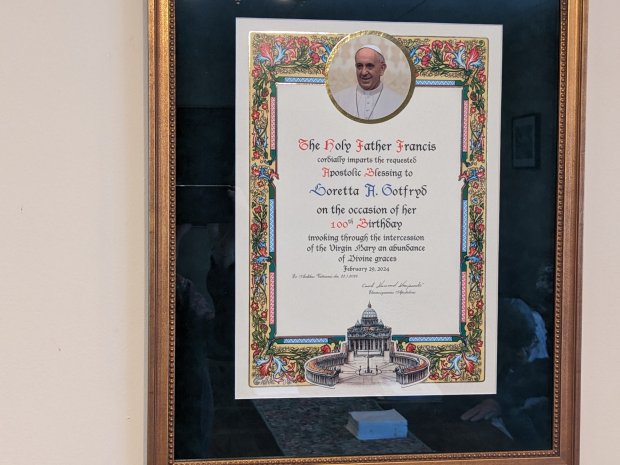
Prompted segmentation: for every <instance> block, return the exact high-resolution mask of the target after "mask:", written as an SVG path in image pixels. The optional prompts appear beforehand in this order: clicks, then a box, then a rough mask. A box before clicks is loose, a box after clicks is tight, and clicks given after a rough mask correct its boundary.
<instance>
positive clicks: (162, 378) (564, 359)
mask: <svg viewBox="0 0 620 465" xmlns="http://www.w3.org/2000/svg"><path fill="white" fill-rule="evenodd" d="M231 2H233V0H231ZM233 3H234V2H233ZM237 3H239V2H237ZM558 4H559V14H560V18H559V31H558V34H559V37H558V43H559V51H558V56H559V63H558V69H559V73H558V74H559V83H558V89H559V95H558V97H557V114H558V121H557V133H558V138H557V171H556V180H557V182H556V202H555V206H556V222H555V226H556V227H555V270H556V273H555V280H554V294H553V295H554V314H553V315H554V317H553V318H554V320H553V334H550V335H549V337H550V338H551V339H552V347H553V355H552V359H553V368H552V372H553V373H552V374H553V398H552V404H553V406H552V411H553V417H552V427H551V431H552V441H551V448H549V449H545V450H510V451H499V450H498V451H491V452H488V451H487V452H450V453H443V452H442V453H420V454H415V455H355V456H328V457H303V456H299V457H252V458H246V459H237V458H231V459H228V458H226V459H221V460H220V459H206V458H205V459H202V458H197V459H178V458H175V451H174V439H175V361H176V360H175V351H176V345H175V342H176V341H175V336H176V313H175V283H176V259H177V245H176V241H177V237H176V229H175V225H176V216H175V215H176V206H177V197H176V189H175V187H176V184H175V179H176V173H177V171H176V168H177V167H176V154H177V151H176V150H177V126H176V116H177V109H176V27H177V26H176V14H175V11H176V10H175V1H174V0H149V2H148V17H149V29H148V30H149V50H148V57H149V65H148V66H149V254H150V258H149V356H148V360H149V376H148V380H149V386H148V388H149V389H148V446H147V447H148V463H149V464H150V465H174V464H181V463H183V464H187V465H190V464H191V465H199V464H206V463H221V464H250V465H262V464H265V465H266V464H285V463H296V464H302V463H303V464H305V463H317V464H319V463H320V464H328V463H330V464H331V463H334V464H335V463H351V464H362V463H365V464H368V463H377V464H379V463H382V464H383V463H400V464H405V463H416V464H429V465H430V464H435V465H458V464H462V463H468V464H480V465H481V464H482V463H484V464H490V465H493V464H495V465H501V464H503V465H517V464H519V465H521V464H548V465H556V464H557V465H560V464H566V465H574V464H576V463H578V457H579V447H578V445H579V396H580V390H579V365H580V330H581V328H580V312H581V218H582V201H583V199H582V197H583V194H582V184H583V143H584V137H583V131H584V115H585V109H584V92H585V83H584V80H585V51H586V31H585V29H586V26H585V24H586V7H587V2H586V1H585V0H558Z"/></svg>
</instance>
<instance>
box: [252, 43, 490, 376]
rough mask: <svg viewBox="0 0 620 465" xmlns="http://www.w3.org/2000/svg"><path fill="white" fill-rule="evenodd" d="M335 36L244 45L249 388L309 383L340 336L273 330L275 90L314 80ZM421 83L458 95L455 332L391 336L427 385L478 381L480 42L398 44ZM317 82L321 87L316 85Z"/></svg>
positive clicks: (482, 214)
mask: <svg viewBox="0 0 620 465" xmlns="http://www.w3.org/2000/svg"><path fill="white" fill-rule="evenodd" d="M343 37H344V35H342V34H277V33H252V34H251V39H250V54H251V62H250V115H249V117H250V150H249V160H250V163H249V171H250V173H249V174H250V176H249V179H250V181H249V184H250V185H249V188H250V189H249V191H250V217H249V233H250V234H249V237H250V244H249V246H250V276H249V277H250V286H249V291H250V294H249V295H250V299H249V312H250V338H249V344H250V385H251V386H254V387H258V386H265V387H267V386H269V387H272V386H281V385H304V384H307V383H306V381H305V379H304V375H303V372H304V371H303V366H304V363H305V362H306V361H307V360H308V359H309V358H311V357H314V356H316V355H318V354H321V353H329V352H332V351H336V350H338V347H339V345H340V342H341V341H342V340H343V338H342V337H329V338H311V337H309V338H307V339H306V340H304V341H303V342H302V341H296V342H297V343H291V342H290V341H286V340H282V339H278V337H277V335H276V325H275V302H274V296H275V272H276V263H275V237H274V227H273V226H274V222H275V188H274V179H277V178H278V170H277V149H276V142H277V137H276V127H275V110H276V83H277V82H281V81H283V80H284V79H287V78H302V79H307V80H308V81H307V82H312V80H313V79H314V80H315V81H316V82H322V78H324V76H325V70H326V63H327V60H328V58H329V55H330V53H331V51H332V50H333V48H334V46H335V45H336V44H337V43H338V42H339V41H340V40H341V39H342V38H343ZM396 39H397V40H399V41H400V42H401V43H402V45H403V46H404V47H405V49H406V50H408V53H409V57H410V58H411V59H412V60H413V63H414V65H415V66H416V69H417V71H418V77H417V80H418V85H420V83H421V82H423V81H424V80H429V81H430V80H432V81H443V83H445V85H451V86H459V87H461V88H462V92H463V147H462V155H461V170H460V176H459V179H460V180H461V181H463V187H462V201H463V235H462V236H463V237H462V250H461V281H462V282H461V286H462V293H461V320H460V321H461V328H460V334H458V335H456V336H449V337H437V338H433V337H426V338H425V337H409V336H394V337H393V339H394V340H395V341H396V344H397V348H398V350H404V351H408V352H415V353H418V354H420V355H423V356H425V357H427V358H428V359H429V360H430V376H429V378H428V380H427V382H435V383H439V382H441V383H448V382H479V381H483V380H484V347H483V345H484V344H483V341H484V324H485V317H484V314H485V285H484V283H485V244H486V241H485V237H486V228H485V224H486V198H487V195H486V189H487V184H486V131H487V129H486V119H487V100H486V95H487V77H486V76H487V75H486V64H487V60H488V58H487V57H488V41H487V39H484V38H466V39H465V38H463V39H461V38H440V37H410V36H407V37H396ZM317 78H320V80H317Z"/></svg>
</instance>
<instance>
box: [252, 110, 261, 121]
mask: <svg viewBox="0 0 620 465" xmlns="http://www.w3.org/2000/svg"><path fill="white" fill-rule="evenodd" d="M258 118H260V111H258V110H254V111H253V112H252V119H253V120H254V121H256V120H257V119H258Z"/></svg>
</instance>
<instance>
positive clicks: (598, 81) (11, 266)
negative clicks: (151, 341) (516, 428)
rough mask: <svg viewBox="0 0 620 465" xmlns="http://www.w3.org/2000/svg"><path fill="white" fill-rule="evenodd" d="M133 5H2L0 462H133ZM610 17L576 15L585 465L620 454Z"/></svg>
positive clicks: (139, 199) (138, 389)
mask: <svg viewBox="0 0 620 465" xmlns="http://www.w3.org/2000/svg"><path fill="white" fill-rule="evenodd" d="M143 3H144V2H140V1H126V0H108V1H106V2H86V1H79V0H56V1H54V2H49V1H43V0H34V1H31V2H2V5H1V6H0V39H1V40H0V58H1V60H0V161H1V165H0V166H1V172H2V174H3V176H2V181H1V182H0V218H1V219H2V222H1V225H2V226H1V227H0V257H1V262H0V263H1V265H0V353H1V354H2V357H1V358H0V419H1V420H0V457H1V458H0V462H1V463H11V464H18V465H19V464H34V463H41V464H46V465H55V464H64V465H73V464H83V463H89V464H91V465H99V464H106V465H107V464H117V465H137V464H142V463H145V405H146V291H145V288H146V272H145V270H146V213H145V212H146V185H145V184H146V175H145V173H146V129H145V128H146V108H145V106H146V101H147V100H146V94H145V88H146V87H145V86H146V79H147V74H146V62H145V60H146V53H145V47H146V26H145V16H146V9H145V5H144V4H143ZM619 16H620V4H619V3H618V2H616V1H615V0H592V1H591V5H590V26H589V31H590V47H589V49H590V50H589V77H588V93H589V94H588V107H587V118H588V133H587V140H586V142H587V145H586V170H587V176H586V185H585V200H586V205H585V208H586V210H585V227H584V236H585V243H584V277H583V281H584V291H583V302H584V308H583V373H582V377H583V400H582V419H581V421H582V428H581V430H582V447H581V457H582V464H585V465H606V464H615V463H617V456H620V454H619V453H618V438H619V437H620V426H619V425H620V422H619V421H618V419H620V400H619V399H618V394H619V393H620V374H619V373H618V370H616V364H615V358H616V357H617V356H618V353H619V352H620V351H619V349H620V345H619V343H618V341H619V340H620V339H619V338H618V337H617V336H616V334H615V330H616V328H618V327H620V312H619V311H618V308H619V305H618V301H620V285H618V284H619V281H620V280H619V279H618V272H617V271H616V270H615V265H616V264H617V263H618V261H619V259H620V246H619V245H618V243H617V242H615V241H614V238H616V237H617V236H618V233H617V230H616V228H620V221H619V220H618V217H619V215H618V214H617V211H618V208H617V204H618V203H619V202H620V194H619V193H618V189H617V188H616V187H615V181H616V178H617V173H618V172H620V158H619V157H618V155H617V153H618V151H617V148H616V143H615V136H616V135H617V133H618V122H617V119H616V118H615V117H614V114H613V113H612V112H613V111H615V110H616V109H617V108H619V107H620V95H619V91H618V86H617V85H615V82H614V79H613V76H615V75H616V74H617V73H618V72H620V64H619V61H620V60H618V58H620V56H619V55H620V54H619V53H618V47H617V45H615V44H616V42H617V41H616V40H615V39H616V37H615V31H616V30H617V25H616V22H615V21H616V20H615V18H617V17H619ZM608 76H610V77H608Z"/></svg>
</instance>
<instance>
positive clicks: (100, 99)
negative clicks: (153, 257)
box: [0, 0, 147, 465]
mask: <svg viewBox="0 0 620 465" xmlns="http://www.w3.org/2000/svg"><path fill="white" fill-rule="evenodd" d="M143 3H144V2H142V1H135V0H133V1H128V0H106V1H99V2H95V1H80V0H55V1H44V0H35V1H2V2H0V173H1V174H0V463H6V464H8V463H11V464H26V463H27V464H35V463H37V464H39V463H40V464H46V465H56V464H63V465H71V464H86V463H89V464H93V465H95V464H118V465H123V464H126V465H137V464H141V463H144V457H145V446H144V444H145V395H146V304H145V302H146V299H145V296H146V291H145V289H146V272H145V270H146V249H145V247H146V221H145V219H146V206H147V204H146V177H145V173H146V130H145V127H146V115H147V113H146V104H147V99H146V81H147V73H146V53H145V50H146V39H145V36H146V26H145V22H144V20H143V19H144V17H145V16H146V8H145V6H144V5H143Z"/></svg>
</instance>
